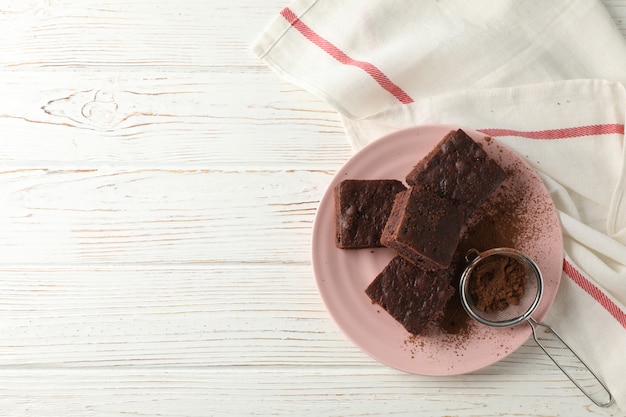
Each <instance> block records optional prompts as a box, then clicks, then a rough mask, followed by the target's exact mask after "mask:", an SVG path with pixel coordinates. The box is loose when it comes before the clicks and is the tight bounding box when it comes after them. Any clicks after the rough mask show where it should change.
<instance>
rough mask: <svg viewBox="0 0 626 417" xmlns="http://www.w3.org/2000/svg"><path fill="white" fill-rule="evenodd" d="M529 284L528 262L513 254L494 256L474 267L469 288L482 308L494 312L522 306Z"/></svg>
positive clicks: (475, 302)
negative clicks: (525, 262) (527, 279)
mask: <svg viewBox="0 0 626 417" xmlns="http://www.w3.org/2000/svg"><path fill="white" fill-rule="evenodd" d="M525 287H526V269H525V268H524V265H522V264H521V263H520V262H519V261H518V260H517V259H515V258H513V257H511V256H506V255H491V256H488V257H486V258H485V259H483V260H481V261H479V263H478V264H477V265H476V266H475V267H474V270H473V271H472V274H471V276H470V281H469V288H468V291H469V294H470V295H471V297H472V299H473V300H474V304H475V305H476V307H477V308H478V309H479V310H481V311H484V312H485V313H493V312H496V311H501V310H504V309H505V308H507V307H508V306H509V305H518V304H519V302H520V299H521V298H522V296H523V295H524V289H525Z"/></svg>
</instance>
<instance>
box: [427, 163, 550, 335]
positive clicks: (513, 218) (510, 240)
mask: <svg viewBox="0 0 626 417" xmlns="http://www.w3.org/2000/svg"><path fill="white" fill-rule="evenodd" d="M523 169H525V168H523V167H520V166H518V165H517V164H516V163H514V164H512V165H511V166H509V167H507V179H506V180H505V181H504V183H502V185H500V188H499V189H498V190H497V191H496V193H495V194H494V195H493V196H492V197H491V198H489V199H488V200H487V201H486V202H485V203H484V204H483V205H482V206H481V207H480V208H478V209H477V210H476V211H475V212H474V214H473V215H472V217H471V218H470V219H469V221H468V225H467V228H466V229H465V231H464V232H463V235H462V236H461V241H460V243H459V246H458V248H457V250H456V253H455V256H454V260H453V262H452V265H451V266H450V267H451V268H454V269H455V272H454V274H453V275H454V276H455V277H456V278H455V281H454V282H452V285H453V286H454V287H455V288H458V284H459V279H460V277H461V274H462V273H463V270H464V269H465V267H466V266H467V264H468V262H467V261H466V260H465V254H466V253H467V252H468V251H469V250H470V249H475V250H477V251H479V252H483V251H486V250H488V249H493V248H497V247H508V248H516V249H522V250H523V248H524V245H525V244H527V242H532V241H533V236H536V235H537V233H541V230H540V229H539V228H538V229H537V230H535V227H534V222H533V221H532V217H533V215H534V213H533V212H531V211H530V210H529V207H533V206H532V204H529V201H528V198H532V194H530V193H528V192H527V186H526V185H525V184H521V183H520V182H519V180H518V178H520V177H521V176H522V175H521V172H520V171H521V170H523ZM534 207H535V208H536V209H537V208H538V207H537V206H534ZM457 293H458V291H457ZM471 324H472V319H471V318H470V317H469V315H468V314H467V313H466V312H465V310H464V309H463V306H462V305H461V301H460V297H459V296H458V294H457V295H456V296H454V297H452V299H451V300H450V301H449V302H448V304H447V306H446V309H445V311H444V315H443V317H442V318H441V320H440V321H439V328H440V330H441V331H443V332H444V333H447V334H453V335H468V334H469V329H470V325H471Z"/></svg>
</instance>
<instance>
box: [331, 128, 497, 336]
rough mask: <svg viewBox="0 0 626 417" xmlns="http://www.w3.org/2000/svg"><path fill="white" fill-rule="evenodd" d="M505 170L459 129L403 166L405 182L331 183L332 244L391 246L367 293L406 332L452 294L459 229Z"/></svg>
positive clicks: (415, 330)
mask: <svg viewBox="0 0 626 417" xmlns="http://www.w3.org/2000/svg"><path fill="white" fill-rule="evenodd" d="M505 176H506V174H505V172H504V170H503V169H502V168H501V167H500V166H499V165H498V164H497V163H496V162H495V161H493V160H492V159H490V158H489V157H488V156H487V154H486V152H485V151H484V149H483V148H482V147H481V146H480V145H479V144H477V143H476V142H474V140H472V139H471V138H470V137H469V136H468V135H467V134H466V133H465V132H463V131H462V130H460V129H459V130H456V131H451V132H450V133H448V134H447V135H446V136H445V137H444V138H443V139H442V140H441V141H440V142H439V143H438V144H437V145H436V146H435V148H434V149H433V150H432V151H431V152H430V153H429V154H428V155H426V157H425V158H424V159H422V160H421V161H420V162H419V163H418V164H417V165H415V167H414V168H413V169H412V170H411V172H409V173H408V175H407V176H406V178H405V180H406V184H407V185H408V186H409V187H408V188H407V187H406V186H405V185H404V184H403V183H402V182H400V181H397V180H390V179H380V180H344V181H342V182H340V183H339V184H338V185H337V186H336V187H335V190H334V192H335V211H336V245H337V247H338V248H341V249H360V248H371V247H383V246H386V247H388V248H390V249H392V250H394V251H395V253H396V254H397V256H396V257H395V258H394V259H393V260H392V261H391V262H390V263H389V264H388V265H387V266H386V267H385V268H384V269H383V271H382V272H381V273H380V274H378V276H377V277H376V278H375V279H374V281H373V282H372V283H371V284H370V285H369V286H368V287H367V289H366V290H365V292H366V293H367V295H368V296H369V297H370V298H371V300H372V302H373V303H376V304H378V305H380V306H381V307H382V308H383V309H385V310H386V311H387V312H388V313H389V314H390V315H391V316H392V317H394V318H395V319H396V320H397V321H398V322H400V323H401V324H402V325H403V326H404V327H405V328H406V330H407V331H409V332H410V333H412V334H422V333H424V331H425V330H426V329H427V327H428V325H429V324H430V323H432V322H433V321H434V320H435V319H436V318H437V317H438V316H439V315H441V314H442V313H443V311H444V308H445V306H446V304H447V303H448V301H449V300H450V298H451V297H452V296H453V295H454V292H455V288H454V286H453V285H452V283H453V280H454V278H455V277H454V273H453V268H451V267H450V265H451V263H452V259H453V256H454V254H455V251H456V248H457V245H458V243H459V240H460V238H461V232H462V229H463V227H464V225H465V224H466V222H467V220H468V219H469V218H470V216H471V215H472V213H473V212H474V210H475V209H476V208H478V207H479V206H480V205H481V204H482V203H483V202H484V201H485V200H487V198H488V197H489V196H490V195H491V194H492V193H493V192H494V191H495V190H496V189H497V188H498V187H499V186H500V184H501V183H502V182H503V181H504V179H505Z"/></svg>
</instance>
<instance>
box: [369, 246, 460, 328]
mask: <svg viewBox="0 0 626 417" xmlns="http://www.w3.org/2000/svg"><path fill="white" fill-rule="evenodd" d="M449 274H450V272H449V271H448V270H446V269H440V270H437V271H434V272H427V271H424V270H423V269H421V268H419V267H416V266H415V265H413V264H412V263H410V262H408V261H407V260H405V259H404V258H402V257H400V256H396V257H395V258H393V259H392V260H391V261H390V262H389V264H387V266H386V267H385V268H384V269H383V270H382V272H381V273H380V274H378V276H377V277H376V279H374V281H372V283H371V284H370V285H369V286H368V287H367V289H366V290H365V293H366V294H367V295H368V296H369V297H370V299H371V300H372V302H373V303H376V304H378V305H379V306H381V307H382V308H383V309H385V311H387V312H388V313H389V314H390V315H391V316H392V317H393V318H394V319H396V320H397V321H398V322H400V323H401V324H402V325H403V326H404V328H405V329H406V330H407V331H409V332H410V333H412V334H416V335H417V334H423V333H424V332H425V331H426V330H427V327H428V325H429V324H430V323H433V322H434V321H435V320H437V319H438V318H439V317H440V316H441V315H442V314H443V311H444V308H445V306H446V304H447V303H448V301H449V300H450V298H451V297H452V296H453V295H454V292H455V289H454V287H452V286H451V285H450V281H451V277H450V276H449Z"/></svg>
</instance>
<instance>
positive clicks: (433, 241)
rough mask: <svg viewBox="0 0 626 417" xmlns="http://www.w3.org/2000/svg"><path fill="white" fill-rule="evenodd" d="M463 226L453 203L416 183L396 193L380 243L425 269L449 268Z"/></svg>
mask: <svg viewBox="0 0 626 417" xmlns="http://www.w3.org/2000/svg"><path fill="white" fill-rule="evenodd" d="M463 225H464V219H463V214H462V213H461V212H460V211H459V210H458V209H457V208H456V207H455V206H454V204H452V203H451V202H450V201H448V200H446V199H444V198H441V197H439V196H437V195H435V194H433V193H431V192H430V191H428V190H426V189H423V188H421V187H418V186H415V187H411V188H410V189H409V190H407V191H403V192H402V193H399V194H398V195H397V196H396V198H395V200H394V203H393V208H392V209H391V214H390V215H389V219H388V220H387V224H386V225H385V228H384V230H383V233H382V236H381V243H382V244H383V245H384V246H387V247H388V248H390V249H393V250H394V251H395V252H396V253H397V254H398V255H400V256H402V257H403V258H405V259H407V260H409V261H410V262H412V263H413V264H415V265H417V266H419V267H420V268H422V269H424V270H427V271H429V270H430V271H432V270H437V269H440V268H447V267H449V266H450V263H451V262H452V257H453V255H454V252H455V250H456V247H457V245H458V243H459V240H460V238H461V229H462V227H463Z"/></svg>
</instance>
